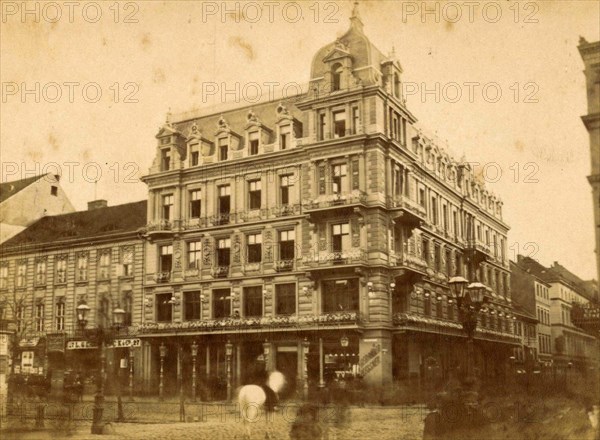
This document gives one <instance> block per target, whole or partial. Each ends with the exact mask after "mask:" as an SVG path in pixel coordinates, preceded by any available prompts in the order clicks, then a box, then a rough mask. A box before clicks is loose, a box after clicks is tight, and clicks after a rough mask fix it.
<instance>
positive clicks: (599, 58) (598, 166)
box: [578, 38, 600, 280]
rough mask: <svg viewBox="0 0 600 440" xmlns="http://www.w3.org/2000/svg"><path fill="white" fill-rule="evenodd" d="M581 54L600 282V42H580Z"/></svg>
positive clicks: (589, 177) (583, 118)
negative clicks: (583, 66) (583, 68)
mask: <svg viewBox="0 0 600 440" xmlns="http://www.w3.org/2000/svg"><path fill="white" fill-rule="evenodd" d="M578 49H579V53H580V54H581V58H582V59H583V62H584V64H585V71H584V73H585V78H586V90H587V102H588V112H587V113H588V114H587V115H585V116H582V117H581V119H582V120H583V123H584V124H585V128H587V131H588V133H589V135H590V155H591V164H592V172H591V174H590V175H589V176H588V181H589V182H590V185H591V186H592V197H593V200H594V202H593V204H594V205H593V206H594V225H595V226H596V264H597V269H598V271H597V274H598V280H600V41H596V42H595V43H588V42H587V41H585V39H584V38H581V39H580V40H579V46H578Z"/></svg>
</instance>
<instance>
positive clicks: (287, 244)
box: [279, 230, 296, 260]
mask: <svg viewBox="0 0 600 440" xmlns="http://www.w3.org/2000/svg"><path fill="white" fill-rule="evenodd" d="M295 240H296V234H295V232H294V230H289V231H280V232H279V259H280V260H293V259H294V258H295V252H294V247H295Z"/></svg>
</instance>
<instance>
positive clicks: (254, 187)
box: [248, 180, 261, 209]
mask: <svg viewBox="0 0 600 440" xmlns="http://www.w3.org/2000/svg"><path fill="white" fill-rule="evenodd" d="M248 197H249V202H250V203H249V205H250V209H260V206H261V185H260V180H253V181H250V182H248Z"/></svg>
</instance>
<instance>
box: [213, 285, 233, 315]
mask: <svg viewBox="0 0 600 440" xmlns="http://www.w3.org/2000/svg"><path fill="white" fill-rule="evenodd" d="M230 295H231V291H230V289H215V290H213V304H212V305H213V307H212V309H213V310H212V311H213V318H214V319H220V318H228V317H230V316H231V296H230Z"/></svg>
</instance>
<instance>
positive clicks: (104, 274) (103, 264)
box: [98, 251, 110, 280]
mask: <svg viewBox="0 0 600 440" xmlns="http://www.w3.org/2000/svg"><path fill="white" fill-rule="evenodd" d="M99 252H100V251H99ZM98 263H99V266H98V278H99V279H101V280H106V279H108V278H109V277H110V251H102V252H100V261H99V262H98Z"/></svg>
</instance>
